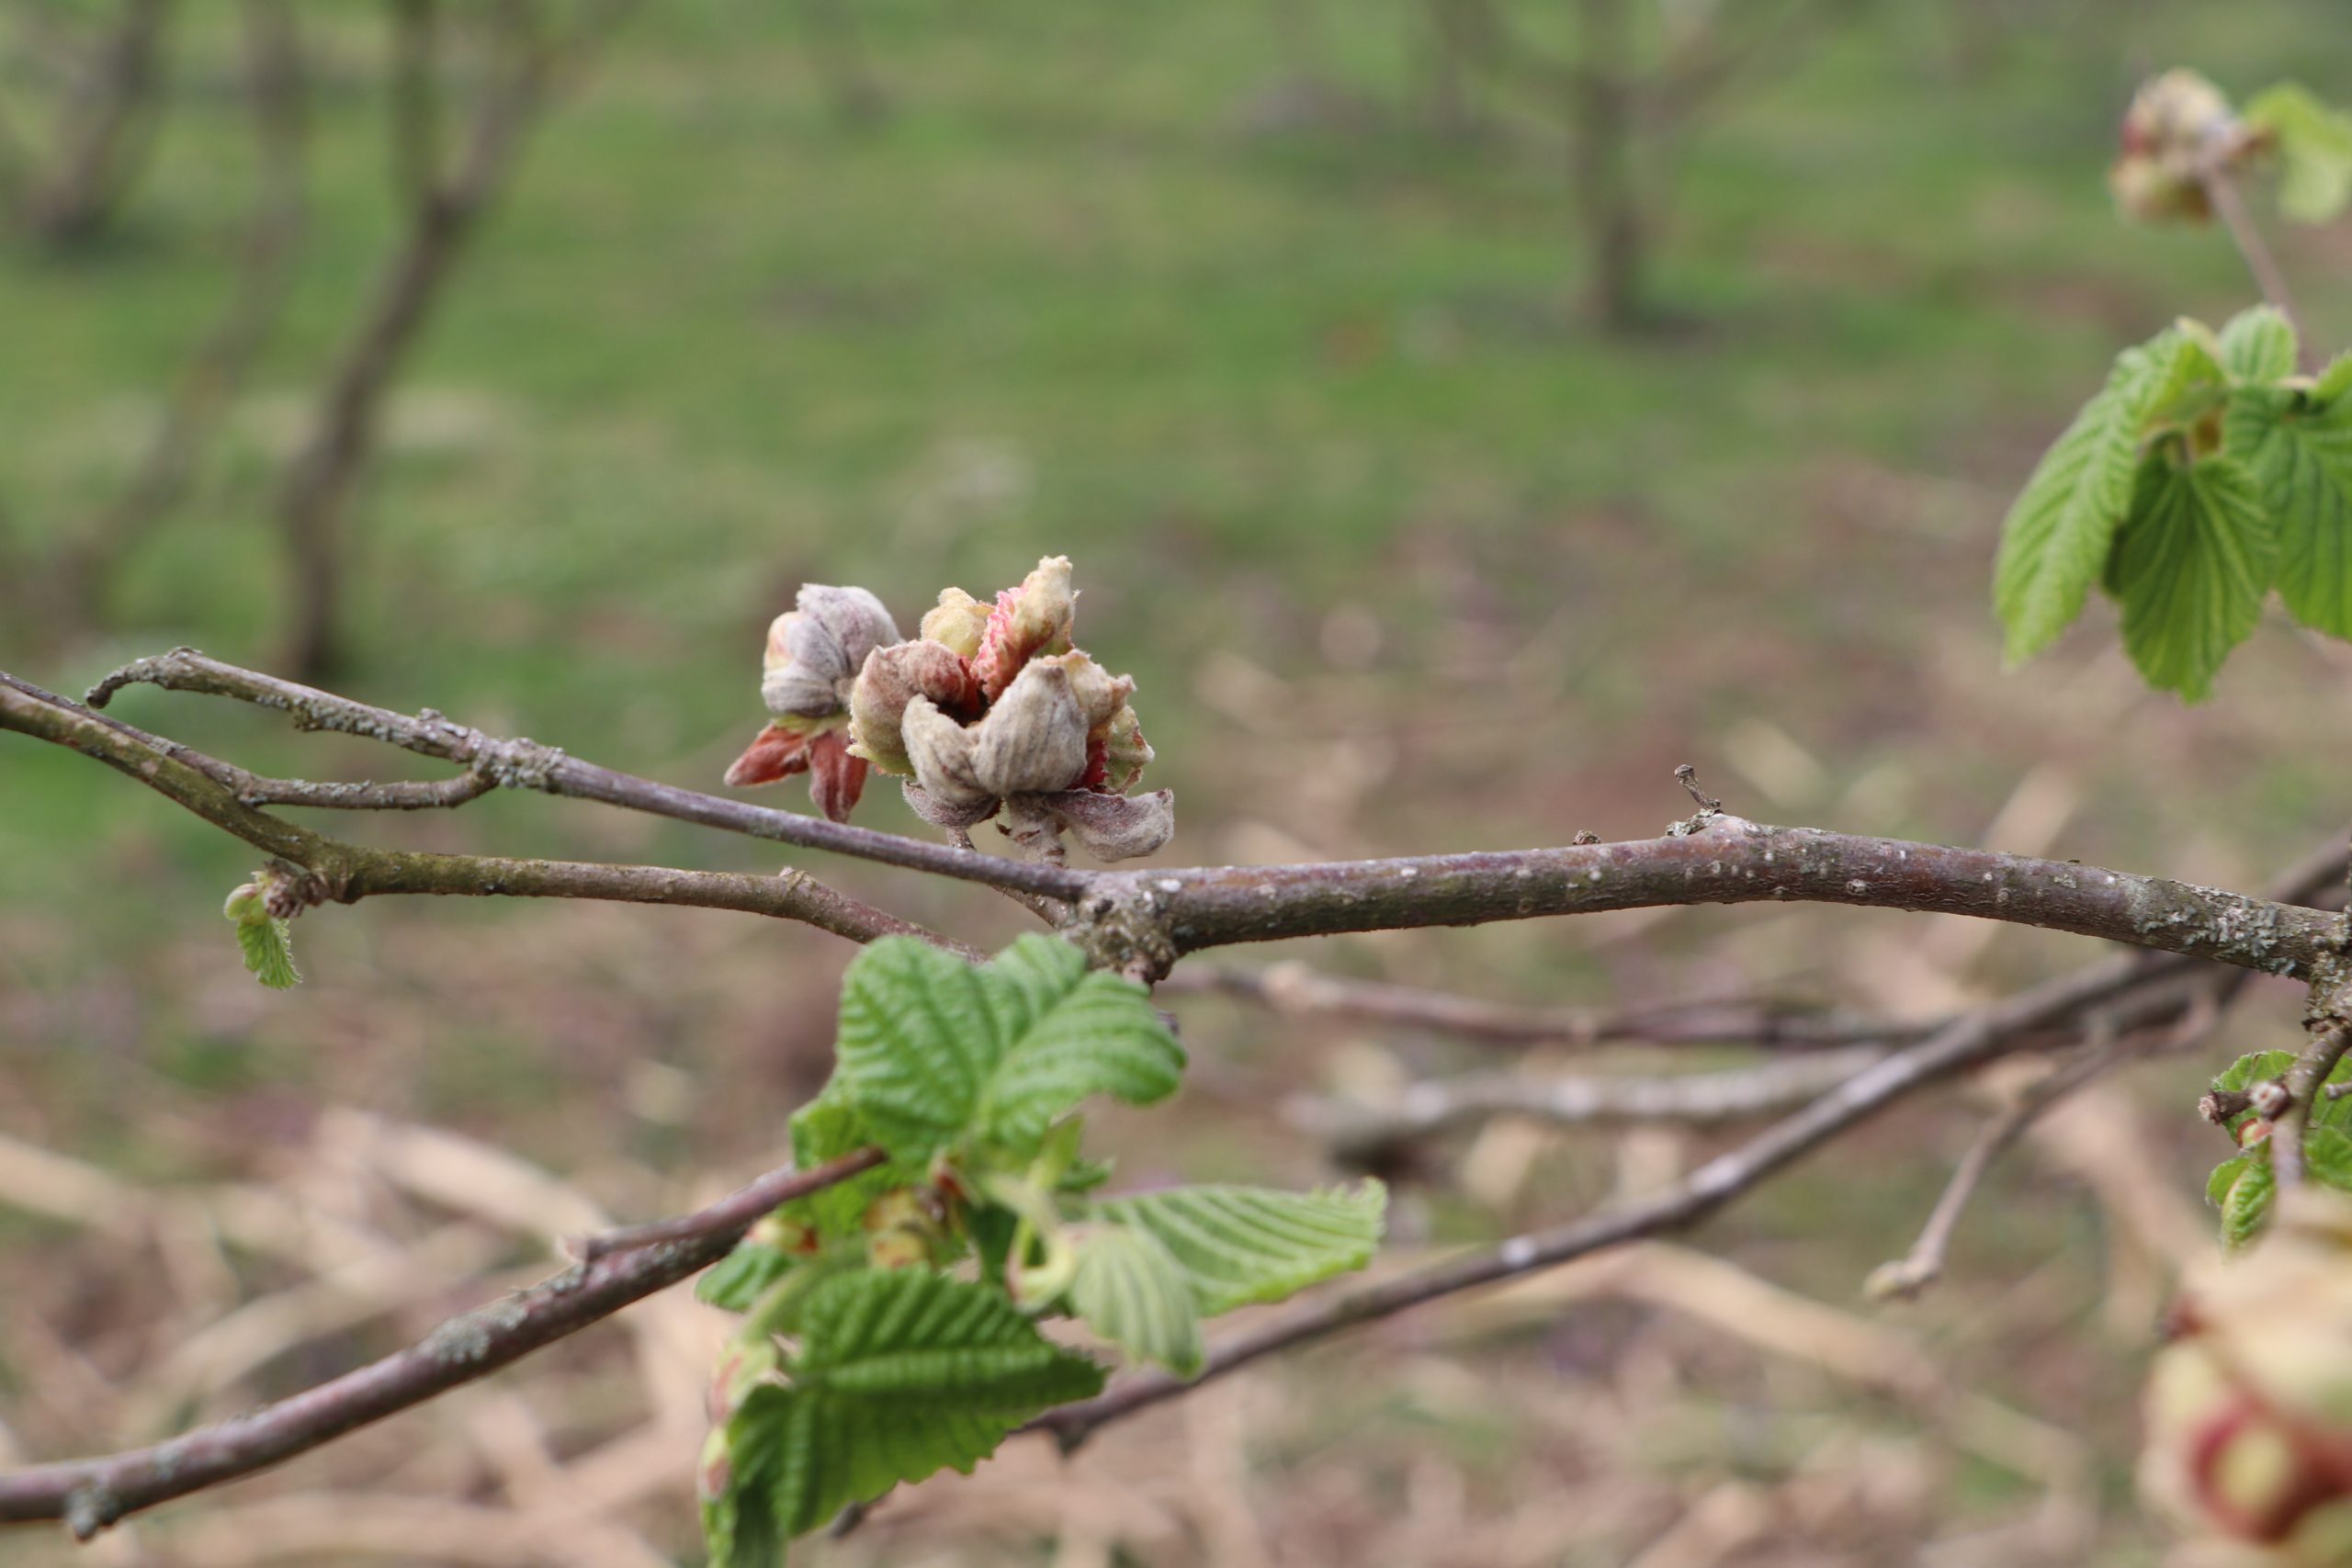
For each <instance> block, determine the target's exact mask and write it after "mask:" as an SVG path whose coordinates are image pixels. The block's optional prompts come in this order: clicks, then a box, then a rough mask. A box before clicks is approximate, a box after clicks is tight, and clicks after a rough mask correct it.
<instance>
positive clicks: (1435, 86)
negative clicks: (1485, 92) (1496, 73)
mask: <svg viewBox="0 0 2352 1568" xmlns="http://www.w3.org/2000/svg"><path fill="white" fill-rule="evenodd" d="M1426 10H1427V14H1428V15H1427V19H1428V23H1429V33H1430V47H1429V51H1428V60H1429V67H1428V80H1429V117H1430V129H1431V130H1433V131H1435V132H1436V133H1437V134H1438V135H1440V136H1442V137H1445V138H1448V139H1449V140H1453V141H1474V140H1476V138H1478V137H1479V136H1481V135H1483V134H1485V132H1486V130H1487V120H1486V116H1485V114H1484V113H1483V112H1482V111H1481V109H1480V107H1479V105H1478V103H1477V100H1476V98H1475V97H1474V96H1473V95H1472V91H1471V83H1472V81H1473V79H1474V78H1475V77H1476V75H1477V74H1478V73H1480V72H1481V71H1483V70H1485V69H1486V68H1487V65H1488V63H1489V62H1490V61H1491V59H1492V56H1493V52H1494V47H1495V40H1494V39H1493V37H1492V36H1491V30H1490V28H1491V14H1490V13H1489V12H1488V11H1487V8H1486V6H1484V5H1482V4H1480V3H1479V0H1429V4H1428V6H1427V7H1426ZM1416 52H1419V51H1416Z"/></svg>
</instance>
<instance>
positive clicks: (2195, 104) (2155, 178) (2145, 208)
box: [2107, 71, 2256, 223]
mask: <svg viewBox="0 0 2352 1568" xmlns="http://www.w3.org/2000/svg"><path fill="white" fill-rule="evenodd" d="M2255 145H2256V138H2255V136H2254V135H2253V134H2252V133H2251V132H2250V131H2249V130H2247V128H2246V127H2245V123H2244V122H2243V121H2241V120H2240V119H2239V118H2238V117H2237V115H2236V114H2235V112H2233V110H2232V109H2231V107H2230V100H2229V99H2228V98H2226V97H2224V96H2222V90H2221V89H2220V88H2219V87H2216V86H2215V85H2213V84H2212V83H2211V82H2209V81H2207V80H2206V79H2205V78H2204V77H2202V76H2200V75H2199V74H2198V73H2196V72H2194V71H2167V72H2165V73H2164V74H2163V75H2161V76H2154V77H2151V78H2149V79H2148V81H2146V82H2145V83H2143V84H2142V85H2141V87H2140V90H2139V92H2137V93H2136V94H2134V95H2133V96H2132V98H2131V108H2130V109H2129V110H2128V111H2126V113H2125V114H2124V117H2123V149H2122V155H2121V156H2120V157H2119V158H2118V159H2117V160H2116V162H2115V164H2114V166H2113V167H2112V168H2110V169H2109V170H2108V174H2107V183H2108V188H2109V189H2110V190H2112V191H2113V192H2114V193H2115V200H2116V205H2117V206H2119V207H2120V208H2121V209H2123V211H2124V213H2125V214H2126V215H2127V216H2129V217H2131V218H2136V219H2139V220H2141V221H2143V222H2158V221H2162V220H2166V219H2181V220H2187V221H2189V222H2192V223H2202V222H2204V221H2205V220H2208V219H2209V218H2211V216H2212V212H2213V209H2212V201H2211V197H2210V196H2209V195H2208V193H2207V188H2206V180H2207V178H2208V177H2209V176H2210V175H2211V174H2213V173H2214V172H2215V171H2217V170H2220V169H2223V168H2225V167H2227V166H2228V165H2230V164H2233V163H2235V162H2237V161H2238V160H2240V159H2241V158H2243V157H2244V156H2245V154H2246V153H2247V152H2250V151H2252V150H2253V149H2254V147H2255Z"/></svg>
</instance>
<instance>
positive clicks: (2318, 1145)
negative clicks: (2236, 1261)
mask: <svg viewBox="0 0 2352 1568" xmlns="http://www.w3.org/2000/svg"><path fill="white" fill-rule="evenodd" d="M2294 1065H2295V1054H2294V1053H2293V1052H2292V1051H2256V1052H2253V1053H2251V1054H2250V1055H2244V1056H2240V1057H2239V1058H2238V1059H2237V1060H2236V1061H2234V1062H2233V1063H2231V1064H2230V1065H2229V1066H2228V1067H2227V1068H2226V1069H2224V1070H2223V1071H2222V1075H2221V1076H2220V1077H2216V1078H2215V1079H2214V1080H2213V1089H2214V1090H2215V1091H2216V1092H2217V1093H2231V1092H2236V1093H2243V1092H2245V1090H2247V1089H2251V1088H2252V1087H2253V1086H2254V1085H2256V1084H2257V1083H2266V1082H2268V1081H2269V1080H2271V1079H2273V1078H2279V1077H2285V1076H2286V1074H2287V1072H2288V1069H2290V1068H2291V1067H2292V1066H2294ZM2327 1081H2328V1082H2329V1083H2332V1084H2335V1083H2346V1082H2352V1057H2347V1058H2346V1059H2345V1060H2344V1061H2341V1062H2339V1063H2337V1064H2336V1066H2335V1071H2334V1072H2332V1073H2330V1074H2329V1075H2328V1078H2327ZM2257 1120H2258V1118H2256V1115H2255V1113H2254V1112H2253V1111H2239V1112H2238V1113H2237V1114H2235V1115H2233V1116H2231V1117H2229V1118H2227V1119H2226V1120H2225V1121H2224V1122H2222V1125H2223V1126H2224V1127H2225V1128H2227V1129H2228V1131H2229V1133H2230V1135H2231V1136H2232V1137H2233V1138H2235V1137H2242V1136H2244V1135H2245V1134H2247V1133H2248V1130H2249V1124H2250V1123H2252V1122H2256V1121H2257ZM2303 1168H2304V1170H2305V1172H2306V1173H2307V1174H2308V1175H2309V1176H2310V1178H2311V1179H2312V1180H2313V1181H2316V1182H2318V1183H2320V1184H2321V1185H2322V1186H2324V1187H2335V1188H2338V1189H2341V1190H2344V1191H2346V1192H2352V1098H2347V1099H2344V1100H2330V1099H2328V1098H2327V1097H2326V1096H2325V1095H2322V1096H2321V1097H2320V1099H2319V1102H2318V1103H2317V1104H2316V1105H2314V1106H2312V1109H2311V1115H2310V1118H2309V1120H2308V1122H2307V1123H2306V1125H2305V1128H2304V1132H2303ZM2277 1193H2278V1178H2277V1176H2276V1174H2275V1173H2274V1172H2273V1171H2272V1169H2271V1166H2270V1140H2269V1139H2268V1138H2267V1136H2266V1137H2262V1138H2260V1139H2258V1140H2257V1141H2256V1142H2255V1143H2253V1144H2251V1145H2247V1146H2246V1147H2245V1149H2244V1151H2243V1152H2241V1153H2239V1154H2237V1155H2234V1156H2232V1157H2230V1158H2228V1159H2225V1160H2223V1161H2222V1163H2221V1164H2220V1165H2217V1166H2215V1167H2214V1168H2213V1174H2212V1175H2211V1177H2210V1178H2208V1179H2207V1180H2206V1183H2205V1196H2206V1198H2207V1199H2208V1200H2209V1201H2211V1203H2212V1204H2213V1206H2214V1207H2215V1208H2216V1209H2219V1210H2220V1211H2221V1214H2222V1245H2223V1246H2224V1247H2229V1248H2230V1249H2231V1250H2233V1251H2235V1250H2236V1249H2237V1248H2239V1247H2245V1245H2246V1244H2247V1243H2249V1242H2251V1241H2252V1240H2253V1239H2254V1238H2255V1237H2256V1235H2259V1234H2260V1233H2261V1230H2262V1226H2263V1223H2264V1222H2265V1221H2266V1220H2267V1219H2268V1218H2269V1217H2270V1201H2271V1199H2272V1198H2273V1197H2275V1196H2276V1195H2277Z"/></svg>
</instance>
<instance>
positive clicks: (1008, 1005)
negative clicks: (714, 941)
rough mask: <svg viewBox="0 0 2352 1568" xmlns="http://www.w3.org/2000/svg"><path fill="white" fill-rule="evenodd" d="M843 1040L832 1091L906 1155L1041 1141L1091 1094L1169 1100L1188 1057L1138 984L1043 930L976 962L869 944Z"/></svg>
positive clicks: (848, 1005) (845, 990) (847, 988)
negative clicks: (1094, 964)
mask: <svg viewBox="0 0 2352 1568" xmlns="http://www.w3.org/2000/svg"><path fill="white" fill-rule="evenodd" d="M835 1049H836V1051H837V1053H838V1056H839V1066H837V1068H836V1069H835V1077H834V1080H833V1082H832V1084H831V1085H829V1086H828V1087H827V1089H826V1093H825V1097H824V1098H825V1099H826V1100H837V1101H838V1103H839V1104H840V1105H842V1106H843V1107H846V1108H847V1110H848V1111H851V1112H853V1113H854V1114H855V1115H856V1116H858V1117H860V1118H862V1119H863V1121H864V1122H865V1126H866V1127H867V1128H869V1129H870V1130H871V1134H872V1136H873V1138H874V1140H875V1141H876V1142H878V1143H880V1144H881V1145H882V1146H883V1147H885V1148H887V1149H888V1150H889V1151H890V1153H891V1154H892V1155H893V1156H896V1157H898V1158H899V1159H901V1160H910V1161H911V1160H921V1159H925V1158H928V1157H929V1156H931V1155H933V1153H935V1152H937V1151H939V1150H941V1149H944V1148H946V1147H948V1146H950V1145H956V1144H958V1143H962V1142H964V1141H966V1140H967V1139H968V1140H974V1141H977V1142H979V1143H982V1144H1006V1145H1029V1144H1034V1143H1035V1141H1036V1140H1037V1139H1039V1138H1041V1137H1043V1136H1044V1134H1045V1132H1046V1128H1047V1127H1048V1126H1049V1125H1050V1124H1051V1123H1052V1122H1054V1120H1055V1119H1056V1118H1057V1117H1058V1116H1060V1115H1061V1114H1062V1113H1063V1112H1064V1111H1069V1110H1070V1109H1072V1108H1073V1107H1075V1106H1076V1105H1077V1104H1078V1103H1079V1102H1080V1101H1081V1100H1085V1099H1087V1098H1088V1097H1089V1096H1091V1095H1096V1094H1108V1095H1111V1096H1113V1097H1114V1098H1116V1099H1119V1100H1125V1101H1126V1102H1128V1103H1129V1104H1134V1105H1143V1104H1148V1103H1150V1102H1151V1101H1153V1100H1160V1099H1164V1098H1165V1097H1166V1096H1168V1095H1170V1094H1171V1093H1173V1092H1174V1091H1175V1089H1176V1085H1177V1082H1178V1080H1179V1078H1180V1077H1182V1072H1183V1067H1184V1053H1183V1049H1182V1047H1181V1046H1180V1045H1178V1044H1177V1043H1176V1039H1175V1036H1173V1035H1172V1034H1170V1032H1168V1028H1167V1026H1166V1025H1165V1024H1163V1023H1162V1022H1160V1021H1159V1013H1158V1012H1157V1011H1156V1010H1154V1009H1153V1007H1152V1005H1151V999H1150V996H1149V994H1148V992H1146V991H1145V989H1144V988H1143V987H1141V986H1138V985H1136V984H1134V983H1133V982H1131V981H1126V980H1122V979H1119V978H1117V977H1115V976H1110V975H1106V974H1103V972H1101V971H1100V970H1095V971H1089V970H1088V969H1087V967H1086V959H1085V956H1084V954H1082V953H1080V952H1079V951H1078V950H1077V949H1076V948H1074V947H1072V946H1070V945H1069V943H1067V942H1060V941H1057V940H1056V939H1055V938H1052V937H1046V936H1024V937H1023V938H1022V939H1021V940H1020V941H1018V942H1014V943H1013V944H1012V946H1011V947H1010V948H1007V949H1006V950H1005V951H1004V952H1003V953H1000V954H998V955H997V957H996V958H995V959H993V960H992V961H990V962H989V963H988V964H984V965H981V966H979V967H978V968H975V967H974V966H972V965H971V964H967V963H965V962H964V961H963V960H961V959H959V958H957V957H956V956H955V955H954V954H952V953H943V952H941V951H940V950H939V949H937V948H934V947H932V946H929V945H928V944H926V943H923V942H917V941H915V940H913V939H912V938H908V937H886V938H884V939H883V940H882V941H880V942H875V943H873V944H872V945H871V946H869V947H868V948H867V949H866V950H865V952H864V953H860V954H859V955H858V957H857V959H856V961H855V962H854V963H853V964H851V965H850V967H849V973H848V975H847V976H845V977H844V979H843V981H842V1018H841V1032H840V1036H839V1039H838V1041H837V1043H836V1047H835ZM802 1157H804V1158H805V1157H807V1156H805V1155H804V1156H802Z"/></svg>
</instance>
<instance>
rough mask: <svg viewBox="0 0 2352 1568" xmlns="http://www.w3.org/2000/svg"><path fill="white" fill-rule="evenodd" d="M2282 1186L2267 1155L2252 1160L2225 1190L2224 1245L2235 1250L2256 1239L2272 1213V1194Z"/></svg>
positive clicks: (2223, 1202) (2223, 1199)
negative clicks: (2263, 1223)
mask: <svg viewBox="0 0 2352 1568" xmlns="http://www.w3.org/2000/svg"><path fill="white" fill-rule="evenodd" d="M2277 1190H2278V1178H2276V1177H2275V1176H2273V1175H2272V1174H2271V1171H2270V1162H2269V1161H2268V1160H2267V1159H2256V1160H2254V1161H2251V1162H2249V1163H2248V1164H2247V1166H2246V1168H2245V1169H2244V1170H2242V1171H2240V1172H2239V1173H2238V1178H2237V1179H2236V1180H2234V1181H2233V1182H2231V1183H2230V1188H2229V1190H2228V1191H2226V1192H2224V1193H2222V1246H2224V1247H2228V1248H2230V1250H2232V1251H2233V1252H2234V1251H2236V1250H2237V1249H2238V1248H2239V1247H2244V1246H2245V1244H2246V1243H2248V1242H2250V1241H2252V1240H2253V1239H2254V1237H2255V1234H2256V1232H2257V1231H2259V1230H2261V1229H2262V1222H2263V1221H2264V1220H2265V1219H2266V1218H2267V1217H2268V1216H2269V1213H2270V1198H2271V1194H2273V1193H2274V1192H2276V1191H2277Z"/></svg>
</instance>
